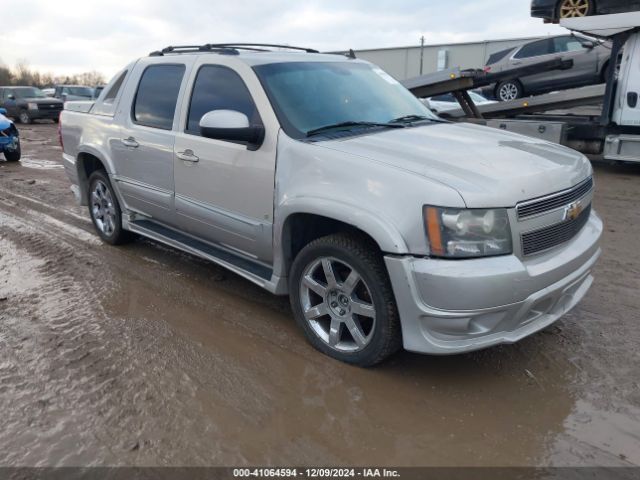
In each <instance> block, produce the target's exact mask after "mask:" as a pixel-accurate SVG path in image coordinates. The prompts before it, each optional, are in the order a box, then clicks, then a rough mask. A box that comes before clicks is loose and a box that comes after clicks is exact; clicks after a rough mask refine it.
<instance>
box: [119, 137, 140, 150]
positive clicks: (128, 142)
mask: <svg viewBox="0 0 640 480" xmlns="http://www.w3.org/2000/svg"><path fill="white" fill-rule="evenodd" d="M120 141H121V142H122V144H123V145H124V146H125V147H130V148H138V147H139V146H140V144H139V143H138V142H136V139H135V138H133V137H129V138H123V139H122V140H120Z"/></svg>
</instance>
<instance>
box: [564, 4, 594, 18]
mask: <svg viewBox="0 0 640 480" xmlns="http://www.w3.org/2000/svg"><path fill="white" fill-rule="evenodd" d="M590 6H591V5H590V4H589V0H564V1H563V2H562V4H561V5H560V18H575V17H586V16H587V14H588V13H589V7H590Z"/></svg>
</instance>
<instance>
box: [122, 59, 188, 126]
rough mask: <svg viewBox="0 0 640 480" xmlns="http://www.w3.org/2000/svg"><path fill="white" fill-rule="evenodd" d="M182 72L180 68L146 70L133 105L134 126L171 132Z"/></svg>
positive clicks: (165, 66)
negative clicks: (136, 124) (138, 125)
mask: <svg viewBox="0 0 640 480" xmlns="http://www.w3.org/2000/svg"><path fill="white" fill-rule="evenodd" d="M184 71H185V67H184V65H152V66H150V67H147V69H146V70H145V71H144V73H143V74H142V78H141V79H140V84H139V85H138V91H137V93H136V98H135V101H134V103H133V120H134V121H135V122H136V123H138V124H140V125H145V126H147V127H153V128H161V129H163V130H171V127H172V126H173V117H174V116H175V113H176V104H177V103H178V93H179V92H180V85H181V84H182V77H184Z"/></svg>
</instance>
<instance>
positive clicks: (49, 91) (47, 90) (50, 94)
mask: <svg viewBox="0 0 640 480" xmlns="http://www.w3.org/2000/svg"><path fill="white" fill-rule="evenodd" d="M42 92H43V93H44V94H45V95H46V96H47V97H53V96H54V95H55V94H56V89H55V88H43V89H42Z"/></svg>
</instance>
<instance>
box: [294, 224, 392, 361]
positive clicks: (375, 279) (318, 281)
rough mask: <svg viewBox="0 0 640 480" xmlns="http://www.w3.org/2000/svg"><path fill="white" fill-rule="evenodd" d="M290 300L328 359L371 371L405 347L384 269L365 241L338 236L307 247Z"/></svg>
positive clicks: (298, 260) (296, 263)
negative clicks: (373, 366)
mask: <svg viewBox="0 0 640 480" xmlns="http://www.w3.org/2000/svg"><path fill="white" fill-rule="evenodd" d="M290 295H291V306H292V308H293V312H294V315H295V318H296V321H297V322H298V324H299V325H300V327H301V328H302V330H303V331H304V333H305V335H306V337H307V339H308V340H309V342H310V343H311V344H312V345H313V346H314V347H315V348H317V349H318V350H320V351H321V352H323V353H325V354H326V355H328V356H330V357H333V358H335V359H338V360H341V361H343V362H346V363H351V364H354V365H358V366H362V367H369V366H372V365H375V364H377V363H379V362H381V361H382V360H384V359H385V358H387V357H388V356H389V355H391V354H392V353H394V352H395V351H397V350H398V349H399V348H400V346H401V343H402V342H401V333H400V321H399V317H398V312H397V308H396V303H395V299H394V296H393V292H392V290H391V283H390V281H389V277H388V275H387V272H386V268H385V266H384V263H383V261H382V257H381V255H380V252H379V251H378V249H377V247H376V246H375V245H374V244H373V243H372V242H370V241H368V240H367V239H365V238H363V237H360V236H358V235H350V234H336V235H330V236H327V237H324V238H320V239H318V240H315V241H314V242H312V243H310V244H309V245H307V246H306V247H305V248H304V249H303V250H302V251H301V252H300V253H299V254H298V256H297V257H296V259H295V261H294V263H293V267H292V269H291V276H290Z"/></svg>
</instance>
